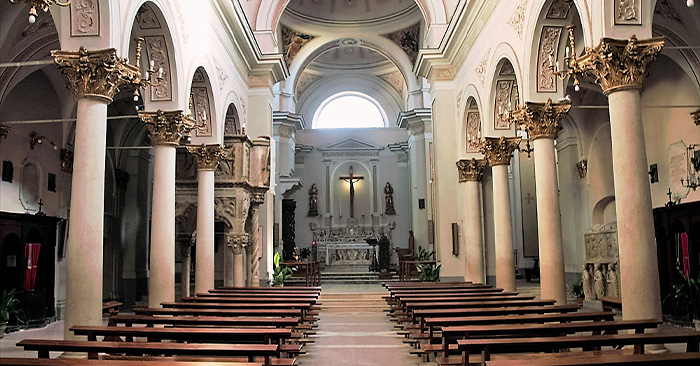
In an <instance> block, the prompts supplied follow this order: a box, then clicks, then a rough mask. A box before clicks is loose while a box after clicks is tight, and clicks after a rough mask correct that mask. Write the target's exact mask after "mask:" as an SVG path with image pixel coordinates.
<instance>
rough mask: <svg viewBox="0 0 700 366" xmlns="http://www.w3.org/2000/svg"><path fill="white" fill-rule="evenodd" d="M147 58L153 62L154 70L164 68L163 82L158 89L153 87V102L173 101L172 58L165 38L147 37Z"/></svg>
mask: <svg viewBox="0 0 700 366" xmlns="http://www.w3.org/2000/svg"><path fill="white" fill-rule="evenodd" d="M144 39H145V40H146V56H147V59H148V60H153V62H154V64H155V66H154V69H155V70H158V69H159V68H163V81H161V83H160V85H158V86H156V87H151V101H163V100H172V83H171V82H170V77H171V76H170V57H168V45H167V44H166V43H165V36H147V37H144Z"/></svg>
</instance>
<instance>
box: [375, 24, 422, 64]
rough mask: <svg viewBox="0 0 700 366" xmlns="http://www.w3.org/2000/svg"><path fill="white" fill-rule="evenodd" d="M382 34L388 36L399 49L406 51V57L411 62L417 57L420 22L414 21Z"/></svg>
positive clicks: (414, 61) (413, 62)
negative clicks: (401, 27) (392, 31)
mask: <svg viewBox="0 0 700 366" xmlns="http://www.w3.org/2000/svg"><path fill="white" fill-rule="evenodd" d="M382 36H384V37H386V38H389V39H390V40H391V41H392V42H394V43H396V44H397V45H398V46H399V47H401V49H402V50H404V52H406V55H407V56H408V59H409V60H411V64H415V63H416V58H417V57H418V40H419V39H420V23H416V24H414V25H412V26H410V27H408V28H405V29H402V30H400V31H397V32H394V33H390V34H382Z"/></svg>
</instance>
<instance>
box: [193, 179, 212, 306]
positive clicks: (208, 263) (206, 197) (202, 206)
mask: <svg viewBox="0 0 700 366" xmlns="http://www.w3.org/2000/svg"><path fill="white" fill-rule="evenodd" d="M196 255H197V262H196V263H197V265H196V267H195V269H194V288H195V292H196V293H202V292H207V291H209V290H211V289H213V288H214V171H213V170H204V169H200V170H199V171H198V172H197V249H196Z"/></svg>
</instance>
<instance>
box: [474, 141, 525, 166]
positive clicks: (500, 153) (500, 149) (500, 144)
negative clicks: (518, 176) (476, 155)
mask: <svg viewBox="0 0 700 366" xmlns="http://www.w3.org/2000/svg"><path fill="white" fill-rule="evenodd" d="M518 144H520V137H505V136H501V137H500V138H499V137H486V139H485V140H484V141H483V142H481V145H480V146H479V151H481V153H482V154H484V156H485V157H486V160H487V161H488V162H489V165H491V166H496V165H508V164H510V159H511V158H512V157H513V151H515V149H517V148H518Z"/></svg>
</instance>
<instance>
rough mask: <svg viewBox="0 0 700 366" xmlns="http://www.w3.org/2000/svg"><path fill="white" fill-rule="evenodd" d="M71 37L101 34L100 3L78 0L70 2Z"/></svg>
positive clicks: (94, 0)
mask: <svg viewBox="0 0 700 366" xmlns="http://www.w3.org/2000/svg"><path fill="white" fill-rule="evenodd" d="M70 23H71V31H70V35H71V37H80V36H99V35H100V3H99V2H98V1H96V0H76V1H73V2H72V3H71V4H70Z"/></svg>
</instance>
